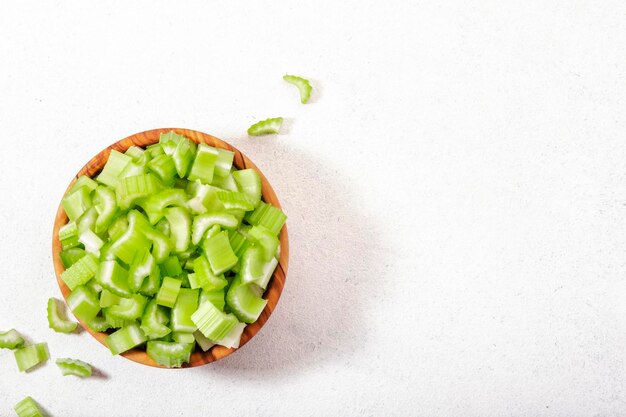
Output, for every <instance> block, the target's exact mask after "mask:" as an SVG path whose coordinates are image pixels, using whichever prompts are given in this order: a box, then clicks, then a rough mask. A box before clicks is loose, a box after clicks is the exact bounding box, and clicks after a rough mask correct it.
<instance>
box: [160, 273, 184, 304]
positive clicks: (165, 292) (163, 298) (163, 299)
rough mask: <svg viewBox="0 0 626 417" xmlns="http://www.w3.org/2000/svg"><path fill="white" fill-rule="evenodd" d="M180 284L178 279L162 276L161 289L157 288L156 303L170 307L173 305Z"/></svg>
mask: <svg viewBox="0 0 626 417" xmlns="http://www.w3.org/2000/svg"><path fill="white" fill-rule="evenodd" d="M181 285H182V281H181V280H180V279H176V278H171V277H165V278H163V282H162V283H161V289H159V293H158V294H157V296H156V300H157V304H159V305H162V306H165V307H170V308H171V307H174V304H176V298H177V297H178V292H179V291H180V287H181Z"/></svg>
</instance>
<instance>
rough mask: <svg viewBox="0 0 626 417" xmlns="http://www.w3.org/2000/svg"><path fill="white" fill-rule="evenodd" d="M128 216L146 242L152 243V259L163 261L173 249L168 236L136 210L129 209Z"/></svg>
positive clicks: (158, 261)
mask: <svg viewBox="0 0 626 417" xmlns="http://www.w3.org/2000/svg"><path fill="white" fill-rule="evenodd" d="M128 217H129V219H131V220H132V223H133V225H136V227H137V230H138V231H139V232H140V233H141V234H142V235H143V236H145V238H146V239H148V242H151V243H152V256H154V260H155V261H156V262H157V263H161V262H163V260H165V259H166V258H167V257H168V256H169V254H170V252H171V250H172V249H173V247H172V243H171V241H170V238H169V237H168V236H166V235H164V234H163V233H162V232H160V231H159V230H156V229H155V228H153V227H152V226H151V225H150V223H149V222H148V220H147V219H146V218H145V217H144V216H143V215H142V214H141V213H139V212H138V211H136V210H131V211H130V212H129V213H128Z"/></svg>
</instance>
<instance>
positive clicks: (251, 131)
mask: <svg viewBox="0 0 626 417" xmlns="http://www.w3.org/2000/svg"><path fill="white" fill-rule="evenodd" d="M282 125H283V118H282V117H274V118H270V119H265V120H261V121H260V122H257V123H255V124H253V125H252V126H250V127H249V128H248V135H250V136H261V135H271V134H277V133H278V132H279V131H280V127H281V126H282Z"/></svg>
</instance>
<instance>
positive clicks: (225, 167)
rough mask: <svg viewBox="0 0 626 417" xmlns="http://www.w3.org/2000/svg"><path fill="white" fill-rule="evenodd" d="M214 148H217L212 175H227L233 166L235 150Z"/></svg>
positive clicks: (223, 176)
mask: <svg viewBox="0 0 626 417" xmlns="http://www.w3.org/2000/svg"><path fill="white" fill-rule="evenodd" d="M215 150H217V160H216V161H215V170H214V171H213V173H214V176H216V177H222V178H225V177H228V176H229V174H230V170H231V168H232V167H233V160H234V159H235V152H233V151H229V150H228V149H223V148H215Z"/></svg>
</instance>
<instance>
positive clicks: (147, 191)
mask: <svg viewBox="0 0 626 417" xmlns="http://www.w3.org/2000/svg"><path fill="white" fill-rule="evenodd" d="M161 188H162V184H161V182H160V181H159V180H158V179H157V178H156V177H155V176H154V175H152V174H139V175H134V176H131V177H126V178H122V179H120V181H119V182H118V183H117V185H116V187H115V197H116V198H117V203H118V205H119V207H120V209H122V210H127V209H129V208H131V207H132V206H133V205H134V204H135V203H136V202H137V200H139V199H141V198H145V197H149V196H151V195H153V194H156V193H157V192H158V191H159V190H161Z"/></svg>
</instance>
